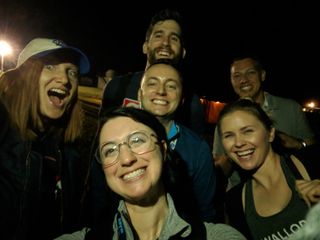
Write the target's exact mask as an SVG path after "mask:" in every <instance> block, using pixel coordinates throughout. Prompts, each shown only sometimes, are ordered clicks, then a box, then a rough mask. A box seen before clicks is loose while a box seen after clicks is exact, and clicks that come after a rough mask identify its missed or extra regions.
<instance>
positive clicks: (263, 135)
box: [220, 110, 275, 170]
mask: <svg viewBox="0 0 320 240" xmlns="http://www.w3.org/2000/svg"><path fill="white" fill-rule="evenodd" d="M220 126H221V139H222V144H223V146H224V148H225V151H226V153H227V154H228V156H229V157H230V158H231V159H232V160H233V161H234V162H235V163H236V164H238V165H239V166H240V167H241V168H242V169H245V170H253V169H257V168H259V167H260V166H261V165H262V164H263V163H264V161H265V159H266V157H267V155H268V153H269V151H270V149H271V142H272V141H273V139H274V132H275V131H274V129H272V131H271V132H270V131H268V130H267V129H266V128H265V127H264V125H263V123H262V122H261V121H260V120H259V119H258V118H256V117H255V116H254V115H253V114H251V113H249V112H246V111H241V110H237V111H234V112H231V113H229V114H227V115H225V116H224V117H223V118H222V119H221V125H220Z"/></svg>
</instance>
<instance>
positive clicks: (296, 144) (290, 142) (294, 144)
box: [277, 131, 302, 149]
mask: <svg viewBox="0 0 320 240" xmlns="http://www.w3.org/2000/svg"><path fill="white" fill-rule="evenodd" d="M277 135H278V136H279V138H280V139H281V143H282V145H283V146H284V147H286V148H290V149H300V148H301V147H302V146H301V142H300V141H299V140H298V139H296V138H294V137H291V136H289V135H288V134H286V133H283V132H280V131H277Z"/></svg>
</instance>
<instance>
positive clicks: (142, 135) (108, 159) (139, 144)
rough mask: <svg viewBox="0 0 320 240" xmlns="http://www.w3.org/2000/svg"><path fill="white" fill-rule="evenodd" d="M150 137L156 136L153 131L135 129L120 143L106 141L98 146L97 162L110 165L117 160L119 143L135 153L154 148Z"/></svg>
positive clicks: (105, 165) (145, 151)
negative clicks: (135, 130)
mask: <svg viewBox="0 0 320 240" xmlns="http://www.w3.org/2000/svg"><path fill="white" fill-rule="evenodd" d="M151 137H155V138H157V136H156V135H155V134H153V133H148V132H145V131H137V132H133V133H130V134H129V135H128V136H127V137H126V140H125V141H123V142H121V143H115V142H107V143H106V144H104V145H102V146H101V148H100V156H96V157H97V160H98V162H99V163H101V164H102V165H103V166H104V167H110V166H112V165H114V164H116V163H117V162H118V156H119V153H120V147H121V145H127V146H128V147H129V149H130V150H131V152H133V153H135V154H138V155H140V154H144V153H148V152H151V151H153V150H155V145H156V143H158V142H155V141H153V140H152V139H151Z"/></svg>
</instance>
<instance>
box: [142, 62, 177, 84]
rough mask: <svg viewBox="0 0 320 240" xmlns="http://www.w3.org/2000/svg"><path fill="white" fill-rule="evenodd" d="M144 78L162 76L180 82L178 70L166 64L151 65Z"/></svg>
mask: <svg viewBox="0 0 320 240" xmlns="http://www.w3.org/2000/svg"><path fill="white" fill-rule="evenodd" d="M145 78H164V79H172V80H176V81H178V82H181V78H180V75H179V73H178V71H177V70H176V69H175V68H174V67H172V66H170V65H167V64H155V65H152V66H151V67H150V68H149V69H148V70H147V71H146V73H145Z"/></svg>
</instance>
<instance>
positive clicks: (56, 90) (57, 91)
mask: <svg viewBox="0 0 320 240" xmlns="http://www.w3.org/2000/svg"><path fill="white" fill-rule="evenodd" d="M50 91H52V92H56V93H59V94H66V93H67V92H66V91H64V90H62V89H59V88H52V89H50Z"/></svg>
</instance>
